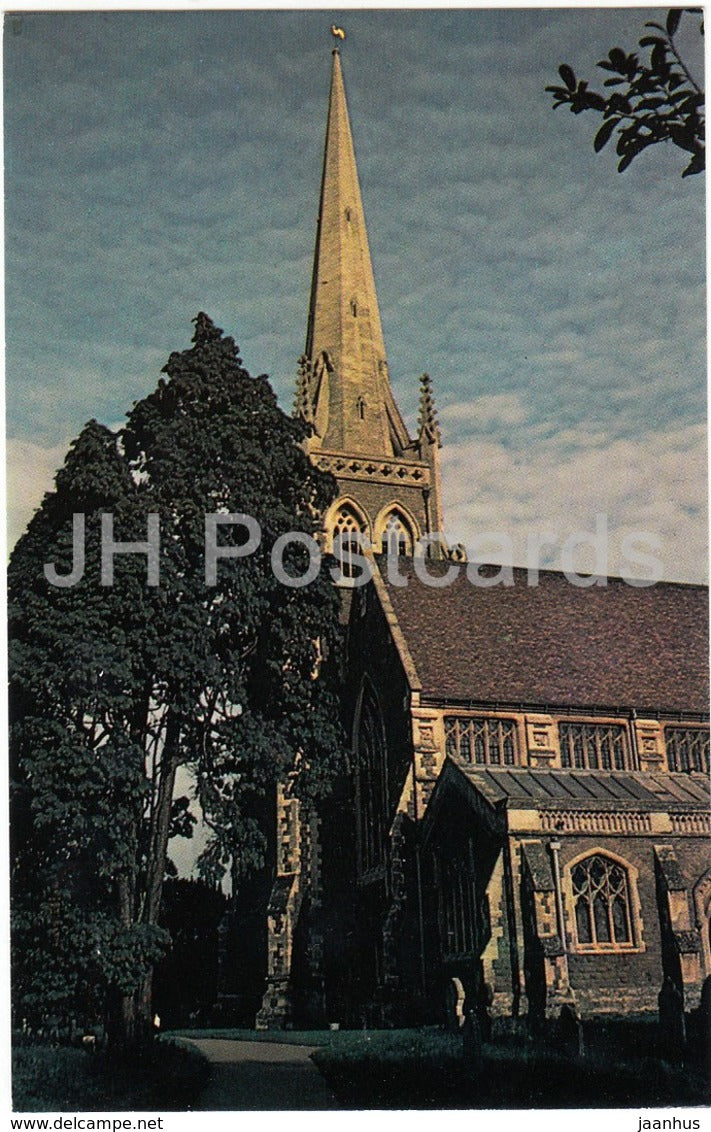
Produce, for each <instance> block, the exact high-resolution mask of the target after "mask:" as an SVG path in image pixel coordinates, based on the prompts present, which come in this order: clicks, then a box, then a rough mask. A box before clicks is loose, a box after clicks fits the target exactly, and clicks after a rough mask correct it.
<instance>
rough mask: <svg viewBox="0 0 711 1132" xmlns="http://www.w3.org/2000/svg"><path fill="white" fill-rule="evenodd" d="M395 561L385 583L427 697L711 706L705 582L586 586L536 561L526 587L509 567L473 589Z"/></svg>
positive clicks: (462, 575) (654, 707)
mask: <svg viewBox="0 0 711 1132" xmlns="http://www.w3.org/2000/svg"><path fill="white" fill-rule="evenodd" d="M447 566H451V564H449V563H447ZM443 568H444V566H443V565H438V564H436V563H428V569H429V570H432V571H435V570H436V569H440V570H442V569H443ZM494 569H496V570H497V571H498V569H499V568H498V567H497V568H492V571H491V572H492V573H493V570H494ZM399 570H400V573H401V575H403V576H404V577H405V578H407V582H408V584H407V586H404V587H403V586H397V585H393V584H392V583H390V582H388V580H387V578H386V577H385V576H384V581H385V585H386V587H387V592H388V595H389V598H390V601H391V603H392V607H393V610H394V612H395V615H396V617H397V620H398V622H399V624H400V627H401V629H402V632H403V634H404V637H405V640H406V642H407V646H408V648H409V650H410V653H411V656H412V659H413V661H414V664H415V668H416V669H417V674H418V676H419V679H420V681H421V683H422V692H423V694H424V695H426V696H430V697H433V698H439V699H443V700H450V701H453V702H457V701H458V702H464V701H476V702H483V703H491V702H499V703H510V704H513V703H524V704H540V705H543V704H549V705H553V706H555V705H559V706H561V707H575V708H579V707H585V706H589V707H591V708H592V707H603V708H604V707H625V706H626V707H628V708H630V709H631V708H635V709H637V711H638V712H639V713H640V714H644V712H645V711H649V712H655V711H658V712H683V711H688V712H707V711H708V708H709V680H708V677H709V662H708V655H709V653H708V590H707V588H706V587H704V586H692V585H680V584H676V583H670V582H658V583H657V584H656V585H653V586H648V587H644V588H641V587H635V586H631V585H629V584H627V583H626V582H624V581H622V580H621V579H619V578H610V579H608V582H607V585H606V586H597V585H595V586H589V587H587V588H582V587H580V586H575V585H573V584H572V583H571V582H569V581H568V579H567V578H566V577H565V575H564V574H561V573H557V572H554V571H543V570H542V571H541V572H540V576H539V583H538V585H536V586H529V585H528V584H527V571H525V570H522V569H515V570H514V571H513V576H514V585H513V586H504V585H501V584H499V585H495V586H490V587H481V586H474V585H473V584H472V583H471V582H470V581H469V579H468V578H467V575H466V569H465V568H464V567H459V573H458V576H457V578H456V580H455V581H454V583H453V584H452V585H449V586H447V587H446V588H441V589H438V588H433V587H430V586H426V585H424V584H423V583H422V582H421V581H420V580H419V579H418V578H417V577H416V576H415V574H414V570H413V567H412V562H411V561H409V560H406V559H400V562H399ZM485 570H486V568H482V572H484V571H485ZM383 575H385V572H384V570H383Z"/></svg>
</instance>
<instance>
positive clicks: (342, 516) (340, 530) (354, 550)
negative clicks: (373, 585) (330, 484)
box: [333, 506, 365, 578]
mask: <svg viewBox="0 0 711 1132" xmlns="http://www.w3.org/2000/svg"><path fill="white" fill-rule="evenodd" d="M364 533H365V532H364V531H363V524H362V522H361V521H360V520H359V518H358V516H357V515H356V513H355V512H354V511H353V510H352V509H351V508H350V507H348V506H344V507H341V508H339V510H338V512H337V513H336V517H335V519H334V522H333V553H334V556H335V557H336V559H337V561H338V564H339V566H340V568H341V573H342V574H343V577H344V578H353V577H355V574H356V564H355V562H354V555H355V554H359V553H361V551H362V549H363V536H364Z"/></svg>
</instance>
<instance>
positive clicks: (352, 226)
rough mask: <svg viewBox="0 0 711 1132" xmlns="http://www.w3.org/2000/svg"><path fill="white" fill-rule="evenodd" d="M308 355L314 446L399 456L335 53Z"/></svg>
mask: <svg viewBox="0 0 711 1132" xmlns="http://www.w3.org/2000/svg"><path fill="white" fill-rule="evenodd" d="M306 356H307V358H308V359H309V361H310V363H311V367H312V373H311V379H310V388H311V406H312V409H311V411H312V416H313V420H314V423H315V428H316V435H315V436H314V438H313V441H312V447H318V448H322V449H324V450H328V451H338V452H349V453H353V454H358V455H371V456H381V457H393V456H399V455H400V454H401V453H402V452H403V451H404V450H405V449H406V448H408V447H410V445H411V440H410V437H409V435H408V432H407V429H406V427H405V424H404V422H403V420H402V417H401V416H400V412H399V410H398V408H397V405H396V404H395V400H394V398H393V395H392V391H391V389H390V381H389V377H388V366H387V361H386V358H385V343H384V341H383V330H382V326H381V322H380V312H379V310H378V299H377V296H376V293H375V281H374V278H373V268H372V264H371V260H370V249H369V247H368V235H367V232H366V227H365V215H364V212H363V202H362V200H361V193H360V185H359V183H358V170H357V168H356V160H355V152H354V149H353V138H352V136H351V127H350V121H349V117H348V106H347V104H346V94H345V89H344V86H343V75H342V71H341V59H340V53H339V51H338V49H337V48H336V49H334V51H333V69H332V74H331V93H330V98H329V106H328V125H327V129H326V144H325V149H324V159H323V175H322V181H321V201H320V206H319V215H318V228H317V233H316V251H315V255H314V266H313V277H312V283H311V302H310V305H309V319H308V329H307V333H306Z"/></svg>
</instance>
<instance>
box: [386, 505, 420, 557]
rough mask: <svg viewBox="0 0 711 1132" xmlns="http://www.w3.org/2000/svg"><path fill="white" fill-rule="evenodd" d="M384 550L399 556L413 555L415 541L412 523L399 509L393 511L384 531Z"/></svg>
mask: <svg viewBox="0 0 711 1132" xmlns="http://www.w3.org/2000/svg"><path fill="white" fill-rule="evenodd" d="M383 550H384V551H385V553H386V554H391V555H397V556H398V557H408V558H410V557H412V554H413V551H414V541H413V538H412V530H411V529H410V524H409V523H408V522H407V520H406V519H405V518H404V516H403V515H401V514H400V512H399V511H391V512H390V514H389V515H388V518H387V521H386V523H385V529H384V531H383Z"/></svg>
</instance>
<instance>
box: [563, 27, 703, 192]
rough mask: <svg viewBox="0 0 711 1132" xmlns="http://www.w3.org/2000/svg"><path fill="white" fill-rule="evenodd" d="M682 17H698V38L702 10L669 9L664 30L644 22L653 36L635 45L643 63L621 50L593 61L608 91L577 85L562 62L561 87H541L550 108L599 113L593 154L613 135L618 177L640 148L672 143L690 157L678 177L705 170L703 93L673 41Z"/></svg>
mask: <svg viewBox="0 0 711 1132" xmlns="http://www.w3.org/2000/svg"><path fill="white" fill-rule="evenodd" d="M683 12H687V13H691V14H696V15H698V16H699V30H700V33H701V34H702V35H703V16H702V9H701V8H685V9H684V8H672V9H670V11H669V13H668V14H667V19H666V25H665V26H664V27H663V26H662V25H661V24H658V23H655V22H654V21H650V22H649V23H646V24H645V27H647V28H651V29H652V30H653V32H654V33H655V34H653V35H646V36H643V37H642V38H641V39H640V41H639V46H640V47H642V48H645V49H649V52H650V53H649V59H648V60H647V61H646V62H643V61H642V60H641V59H640V56H639V55H638V54H637V53H636V52H631V53H629V54H628V53H627V52H626V51H624V50H623V49H622V48H621V47H613V48H612V49H611V51H610V53H609V57H608V58H607V59H601V60H600V61H599V62H598V64H597V66H598V67H600V68H602V70H604V71H607V72H609V73H610V74H611V76H612V77H611V78H608V79H606V80H605V82H604V83H603V86H604V87H607V88H610V89H609V90H608V91H606V92H605V93H600V92H598V91H594V90H589V89H588V83H587V82H586V81H585V80H578V79H577V78H576V76H575V73H574V71H573V69H572V67H570V66H568V64H567V63H563V64H562V65H561V66H560V67H559V68H558V71H559V74H560V77H561V79H562V80H563V83H564V86H547V87H546V91H548V92H549V93H551V94H552V95H553V108H554V109H556V108H557V107H558V106H568V107H569V108H570V110H571V112H572V113H573V114H582V112H583V111H584V110H593V111H595V112H596V113H598V114H602V117H603V122H602V125H601V126H600V128H599V129H598V131H597V133H596V135H595V140H594V143H593V144H594V148H595V152H596V153H599V152H600V150H602V149H603V148H604V147H605V146H606V145H607V143H608V142H609V140H610V138H611V137H612V135H613V134H614V133H616V134H617V153H618V156H619V158H620V160H619V163H618V166H617V170H618V172H619V173H622V172H624V170H625V169H627V167H628V166H629V165H630V164H631V163H632V161H634V159H635V157H637V155H638V154H640V153H641V152H642V150H643V149H647V148H648V147H649V146H651V145H657V144H659V143H660V142H671V143H672V144H673V145H675V146H678V147H679V148H680V149H682V150H684V151H685V152H686V153H687V154H690V155H691V157H690V160H689V162H688V164H687V166H686V167H685V169H684V171H683V173H682V177H689V176H691V175H692V174H694V173H701V172H702V171H703V170H704V168H705V141H704V92H703V89H702V88H701V86H700V85H699V84H698V82H697V81H696V80H695V79H694V77H693V76H692V74H691V72H690V70H689V67H688V66H687V64H686V63H685V61H684V59H683V58H682V56H681V53H680V51H679V48H678V45H677V42H676V39H675V36H676V34H677V32H678V30H679V26H680V22H681V17H682V13H683ZM613 88H615V89H613Z"/></svg>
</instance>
